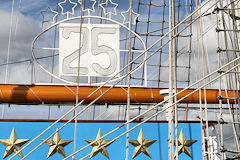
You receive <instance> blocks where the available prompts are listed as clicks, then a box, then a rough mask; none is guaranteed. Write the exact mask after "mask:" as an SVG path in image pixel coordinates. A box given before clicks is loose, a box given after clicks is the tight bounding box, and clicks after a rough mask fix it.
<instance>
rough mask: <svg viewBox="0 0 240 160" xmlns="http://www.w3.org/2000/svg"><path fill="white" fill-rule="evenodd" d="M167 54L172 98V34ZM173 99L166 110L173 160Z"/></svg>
mask: <svg viewBox="0 0 240 160" xmlns="http://www.w3.org/2000/svg"><path fill="white" fill-rule="evenodd" d="M169 30H172V0H169ZM169 40H170V41H169V54H168V61H169V70H168V75H169V77H168V78H169V94H168V96H169V97H172V95H173V85H172V32H170V33H169ZM172 103H173V99H172V98H171V99H169V101H168V105H169V106H171V107H169V108H168V118H169V119H168V126H169V128H168V138H169V142H168V145H169V146H168V149H169V150H168V157H169V158H168V159H169V160H173V159H174V158H173V153H174V152H173V150H174V148H173V132H172V130H173V115H172V113H173V107H172Z"/></svg>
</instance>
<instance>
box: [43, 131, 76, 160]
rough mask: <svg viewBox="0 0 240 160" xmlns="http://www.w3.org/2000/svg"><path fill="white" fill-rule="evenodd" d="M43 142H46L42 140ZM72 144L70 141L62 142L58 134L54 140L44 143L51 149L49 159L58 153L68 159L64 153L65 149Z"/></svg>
mask: <svg viewBox="0 0 240 160" xmlns="http://www.w3.org/2000/svg"><path fill="white" fill-rule="evenodd" d="M42 141H44V140H42ZM71 142H72V141H70V140H62V139H61V137H60V135H59V133H58V132H56V133H55V135H54V137H53V140H47V141H46V142H44V143H46V144H47V145H48V146H49V147H50V149H49V151H48V155H47V158H49V157H51V156H52V155H54V154H55V153H56V152H58V153H59V154H61V155H62V156H63V157H66V155H65V152H64V147H65V146H66V145H68V144H69V143H71Z"/></svg>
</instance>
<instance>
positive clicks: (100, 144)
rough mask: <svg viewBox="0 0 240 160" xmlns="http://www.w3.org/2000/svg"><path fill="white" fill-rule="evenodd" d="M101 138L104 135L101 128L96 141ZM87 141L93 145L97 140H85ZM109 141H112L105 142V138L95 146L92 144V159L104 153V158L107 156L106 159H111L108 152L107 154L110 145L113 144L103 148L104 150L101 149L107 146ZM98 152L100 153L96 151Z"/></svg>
mask: <svg viewBox="0 0 240 160" xmlns="http://www.w3.org/2000/svg"><path fill="white" fill-rule="evenodd" d="M100 137H102V133H101V129H100V128H99V131H98V134H97V137H96V139H99V138H100ZM85 141H86V142H87V143H92V142H93V141H95V140H86V139H85ZM109 141H110V140H104V139H103V138H101V139H99V140H98V141H97V142H95V143H93V144H92V147H93V149H92V154H91V156H90V158H92V157H94V156H95V155H97V154H98V153H102V154H103V155H104V156H106V157H107V158H108V159H109V156H108V152H107V147H108V146H109V145H110V144H112V143H113V142H112V143H110V144H108V145H106V146H105V147H103V148H102V149H99V148H100V147H102V146H103V145H105V144H106V143H108V142H109ZM98 149H99V150H98ZM96 150H98V151H96Z"/></svg>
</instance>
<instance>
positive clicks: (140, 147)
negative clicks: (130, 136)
mask: <svg viewBox="0 0 240 160" xmlns="http://www.w3.org/2000/svg"><path fill="white" fill-rule="evenodd" d="M156 141H157V140H146V139H145V138H144V135H143V131H142V129H141V130H140V132H139V135H138V139H137V140H130V141H129V143H130V144H131V145H133V146H134V147H135V150H134V153H133V157H132V158H135V157H136V156H137V155H139V154H140V153H141V152H143V153H144V154H146V155H147V156H148V157H150V158H151V155H150V153H149V150H148V147H149V146H151V145H152V144H153V143H154V142H156Z"/></svg>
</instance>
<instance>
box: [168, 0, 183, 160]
mask: <svg viewBox="0 0 240 160" xmlns="http://www.w3.org/2000/svg"><path fill="white" fill-rule="evenodd" d="M172 5H173V8H172V14H173V19H172V21H173V27H175V24H176V15H175V0H172ZM179 6H180V5H179ZM178 10H179V9H178ZM178 20H179V13H178ZM169 21H170V20H169ZM173 35H176V29H174V30H173ZM176 40H177V37H176V38H173V64H174V70H173V75H174V94H175V95H176V94H177V43H176ZM176 101H177V96H175V97H174V102H176ZM174 115H175V116H174V118H175V147H176V149H177V148H178V107H177V104H175V105H174ZM173 133H174V130H173V129H172V134H173ZM173 137H174V135H173ZM173 151H174V148H173ZM176 153H177V154H176V160H178V152H176Z"/></svg>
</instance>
